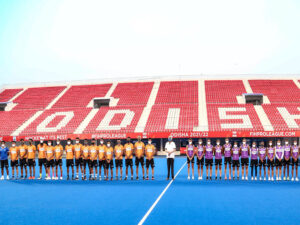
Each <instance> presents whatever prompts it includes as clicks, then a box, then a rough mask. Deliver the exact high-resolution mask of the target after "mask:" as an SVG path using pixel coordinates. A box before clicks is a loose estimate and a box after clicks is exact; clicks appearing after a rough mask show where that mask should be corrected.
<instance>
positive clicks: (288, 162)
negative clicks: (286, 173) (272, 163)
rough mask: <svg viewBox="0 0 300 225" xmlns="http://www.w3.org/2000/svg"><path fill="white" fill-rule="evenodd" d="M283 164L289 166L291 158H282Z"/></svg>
mask: <svg viewBox="0 0 300 225" xmlns="http://www.w3.org/2000/svg"><path fill="white" fill-rule="evenodd" d="M283 165H284V166H289V165H291V159H288V160H285V158H283Z"/></svg>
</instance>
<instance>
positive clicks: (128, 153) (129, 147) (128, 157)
mask: <svg viewBox="0 0 300 225" xmlns="http://www.w3.org/2000/svg"><path fill="white" fill-rule="evenodd" d="M133 150H134V146H133V144H132V143H131V142H130V137H128V138H127V142H126V144H125V145H124V151H125V166H126V176H125V180H127V178H128V167H129V166H130V169H131V180H133V162H132V158H133Z"/></svg>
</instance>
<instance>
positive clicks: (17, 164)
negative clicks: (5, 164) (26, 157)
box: [10, 160, 19, 167]
mask: <svg viewBox="0 0 300 225" xmlns="http://www.w3.org/2000/svg"><path fill="white" fill-rule="evenodd" d="M10 166H11V167H17V166H19V162H18V160H14V161H12V160H10Z"/></svg>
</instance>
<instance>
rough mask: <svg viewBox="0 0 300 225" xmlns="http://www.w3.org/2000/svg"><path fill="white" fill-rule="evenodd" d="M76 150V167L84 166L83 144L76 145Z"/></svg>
mask: <svg viewBox="0 0 300 225" xmlns="http://www.w3.org/2000/svg"><path fill="white" fill-rule="evenodd" d="M74 150H75V166H76V167H78V166H82V164H83V162H82V156H81V155H82V144H80V143H79V144H75V145H74Z"/></svg>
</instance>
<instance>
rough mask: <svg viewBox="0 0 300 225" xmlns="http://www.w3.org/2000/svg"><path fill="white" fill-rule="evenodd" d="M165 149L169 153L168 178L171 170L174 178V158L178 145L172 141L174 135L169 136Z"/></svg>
mask: <svg viewBox="0 0 300 225" xmlns="http://www.w3.org/2000/svg"><path fill="white" fill-rule="evenodd" d="M165 151H166V153H167V165H168V177H167V180H169V177H170V170H171V172H172V179H174V158H175V152H176V145H175V143H174V142H173V141H172V137H171V136H169V137H168V142H167V143H166V145H165Z"/></svg>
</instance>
